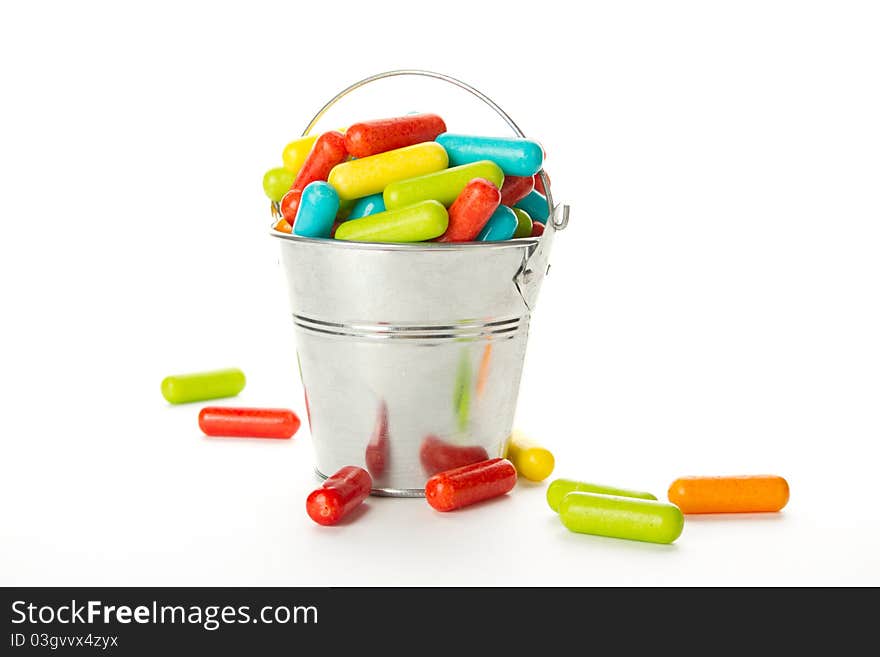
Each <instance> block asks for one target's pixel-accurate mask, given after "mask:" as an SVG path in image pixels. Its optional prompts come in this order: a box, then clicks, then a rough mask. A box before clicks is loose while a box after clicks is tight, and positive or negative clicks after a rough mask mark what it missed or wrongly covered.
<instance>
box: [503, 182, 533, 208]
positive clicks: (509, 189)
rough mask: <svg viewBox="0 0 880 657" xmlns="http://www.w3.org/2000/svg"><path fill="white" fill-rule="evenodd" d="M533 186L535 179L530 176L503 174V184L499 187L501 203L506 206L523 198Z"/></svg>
mask: <svg viewBox="0 0 880 657" xmlns="http://www.w3.org/2000/svg"><path fill="white" fill-rule="evenodd" d="M534 187H535V179H534V178H533V177H532V176H507V175H505V176H504V185H502V187H501V205H506V206H508V207H510V206H512V205H515V204H516V203H518V202H519V201H520V200H521V199H523V198H525V196H526V194H528V193H529V192H530V191H532V189H534Z"/></svg>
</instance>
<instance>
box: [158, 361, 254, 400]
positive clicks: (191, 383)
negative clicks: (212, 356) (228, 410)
mask: <svg viewBox="0 0 880 657" xmlns="http://www.w3.org/2000/svg"><path fill="white" fill-rule="evenodd" d="M244 384H245V377H244V372H242V371H241V370H240V369H237V368H230V369H225V370H212V371H210V372H194V373H192V374H173V375H171V376H166V377H165V378H164V379H163V380H162V396H163V397H165V399H166V400H168V401H169V402H171V403H172V404H185V403H187V402H194V401H205V400H207V399H220V398H221V397H235V395H237V394H238V393H240V392H241V391H242V390H244Z"/></svg>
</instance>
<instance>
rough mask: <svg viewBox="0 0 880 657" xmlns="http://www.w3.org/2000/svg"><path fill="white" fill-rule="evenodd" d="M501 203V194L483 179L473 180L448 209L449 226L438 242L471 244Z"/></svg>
mask: <svg viewBox="0 0 880 657" xmlns="http://www.w3.org/2000/svg"><path fill="white" fill-rule="evenodd" d="M500 203H501V192H499V191H498V188H497V187H496V186H495V185H493V184H492V183H491V182H490V181H488V180H486V179H485V178H474V179H473V180H471V181H470V182H469V183H468V184H467V185H465V188H464V189H463V190H461V194H459V195H458V198H456V199H455V201H454V202H453V204H452V205H451V206H450V208H449V226H448V227H447V228H446V232H445V233H443V234H442V235H441V236H440V237H438V238H437V241H438V242H472V241H473V240H475V239H477V235H479V234H480V231H481V230H483V226H485V225H486V222H487V221H489V218H490V217H491V216H492V213H493V212H495V210H497V209H498V205H499V204H500Z"/></svg>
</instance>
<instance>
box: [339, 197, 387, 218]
mask: <svg viewBox="0 0 880 657" xmlns="http://www.w3.org/2000/svg"><path fill="white" fill-rule="evenodd" d="M380 212H385V201H384V200H382V195H381V194H370V195H369V196H364V197H363V198H359V199H358V200H356V201H355V202H354V205H352V206H351V212H350V213H349V215H348V218H349V219H360V218H361V217H369V216H370V215H371V214H378V213H380Z"/></svg>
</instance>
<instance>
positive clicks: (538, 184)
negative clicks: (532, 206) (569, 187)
mask: <svg viewBox="0 0 880 657" xmlns="http://www.w3.org/2000/svg"><path fill="white" fill-rule="evenodd" d="M544 175H545V176H547V182H548V183H549V182H550V176H549V175H548V173H547V172H546V171H545V172H544ZM535 189H537V190H538V191H539V192H541V193H542V194H543V195H544V196H547V190H546V189H544V181H543V180H541V174H540V173H536V174H535Z"/></svg>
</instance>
